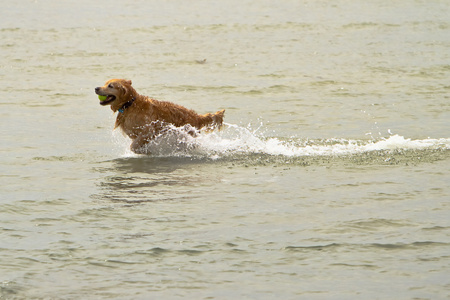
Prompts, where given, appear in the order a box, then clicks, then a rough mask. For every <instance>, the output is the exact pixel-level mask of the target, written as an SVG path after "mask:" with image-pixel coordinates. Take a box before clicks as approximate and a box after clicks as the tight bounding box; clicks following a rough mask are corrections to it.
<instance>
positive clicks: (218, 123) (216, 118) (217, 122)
mask: <svg viewBox="0 0 450 300" xmlns="http://www.w3.org/2000/svg"><path fill="white" fill-rule="evenodd" d="M224 115H225V109H222V110H219V111H218V112H216V113H215V114H213V116H212V118H213V126H214V127H217V129H219V130H220V128H222V124H223V116H224Z"/></svg>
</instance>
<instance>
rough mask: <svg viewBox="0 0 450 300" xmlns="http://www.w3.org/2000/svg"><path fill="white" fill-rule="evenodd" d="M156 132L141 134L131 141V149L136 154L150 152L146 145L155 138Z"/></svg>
mask: <svg viewBox="0 0 450 300" xmlns="http://www.w3.org/2000/svg"><path fill="white" fill-rule="evenodd" d="M154 136H155V134H154V133H152V134H141V135H139V136H138V137H136V138H135V139H134V140H133V142H132V143H131V146H130V149H131V151H133V152H134V153H136V154H150V152H149V151H148V150H147V149H146V146H147V145H148V143H150V141H151V140H152V139H153V138H154Z"/></svg>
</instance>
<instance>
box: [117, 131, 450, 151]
mask: <svg viewBox="0 0 450 300" xmlns="http://www.w3.org/2000/svg"><path fill="white" fill-rule="evenodd" d="M225 127H226V128H225V129H223V130H222V131H220V132H212V133H202V134H200V135H199V136H198V137H196V138H193V137H191V136H190V135H188V134H187V133H186V132H185V131H183V130H182V129H179V130H178V132H177V134H176V136H174V135H171V136H169V137H160V138H159V139H157V140H156V141H154V142H152V143H151V145H150V146H149V147H148V150H149V152H150V153H151V154H152V155H153V156H190V157H196V156H200V157H208V158H212V159H217V158H220V157H227V156H232V155H240V154H247V155H248V154H267V155H282V156H287V157H298V156H330V155H351V154H358V153H365V152H371V151H383V150H401V149H404V150H423V149H450V138H439V139H431V138H428V139H423V140H413V139H409V138H405V137H403V136H400V135H392V136H390V137H388V138H382V139H380V140H378V141H373V140H347V139H324V140H302V139H296V138H290V139H279V138H276V137H266V136H265V135H264V134H262V133H258V130H259V129H260V128H258V129H257V130H251V128H249V127H247V128H244V127H241V126H238V125H233V124H226V126H225ZM115 139H116V141H118V139H117V137H116V138H115ZM120 143H121V145H122V146H123V145H124V144H125V143H126V144H127V146H126V149H127V150H126V153H125V154H124V155H125V156H130V155H133V154H132V153H131V151H130V150H128V148H129V143H130V140H129V139H122V141H121V142H120Z"/></svg>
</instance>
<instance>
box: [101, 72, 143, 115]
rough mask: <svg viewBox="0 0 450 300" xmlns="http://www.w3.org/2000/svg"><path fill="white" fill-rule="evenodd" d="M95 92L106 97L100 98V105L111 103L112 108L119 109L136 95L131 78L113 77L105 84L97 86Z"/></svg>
mask: <svg viewBox="0 0 450 300" xmlns="http://www.w3.org/2000/svg"><path fill="white" fill-rule="evenodd" d="M95 93H96V94H97V95H99V96H105V97H106V99H105V100H100V105H111V109H112V110H113V111H117V110H118V109H119V108H121V107H122V106H123V105H124V104H125V103H127V102H128V101H130V100H131V99H132V98H133V97H135V94H136V91H135V90H134V89H133V87H132V86H131V80H125V79H111V80H108V81H107V82H106V83H105V85H104V86H99V87H96V88H95Z"/></svg>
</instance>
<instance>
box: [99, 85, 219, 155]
mask: <svg viewBox="0 0 450 300" xmlns="http://www.w3.org/2000/svg"><path fill="white" fill-rule="evenodd" d="M95 93H96V94H97V95H98V96H99V99H100V105H103V106H105V105H111V109H112V111H113V112H117V111H118V114H117V118H116V124H115V126H114V128H117V127H119V128H120V129H122V130H123V132H124V133H125V134H127V135H128V136H129V137H130V138H131V140H132V143H131V147H130V148H131V150H132V151H133V152H135V153H138V154H145V153H147V151H146V147H145V146H146V145H147V144H148V143H149V142H150V141H151V140H152V139H154V138H155V137H157V136H159V135H160V134H163V133H164V132H165V130H167V128H168V126H170V125H174V126H176V127H181V126H185V128H186V129H187V130H188V132H189V134H191V135H193V136H195V135H196V131H199V130H200V129H202V128H205V129H210V130H211V129H214V128H219V129H220V127H221V126H222V122H223V116H224V112H225V110H221V111H218V112H216V113H214V114H211V113H208V114H204V115H199V114H197V113H196V112H195V111H193V110H190V109H187V108H185V107H183V106H181V105H177V104H174V103H171V102H167V101H158V100H155V99H152V98H149V97H146V96H143V95H139V94H138V93H137V92H136V90H135V89H134V88H133V87H132V86H131V80H125V79H111V80H108V81H107V82H106V83H105V85H104V86H101V87H96V88H95ZM189 125H190V126H192V127H193V128H195V129H196V130H193V129H192V127H190V126H189ZM189 129H190V130H189ZM147 154H148V153H147Z"/></svg>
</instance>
